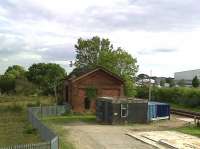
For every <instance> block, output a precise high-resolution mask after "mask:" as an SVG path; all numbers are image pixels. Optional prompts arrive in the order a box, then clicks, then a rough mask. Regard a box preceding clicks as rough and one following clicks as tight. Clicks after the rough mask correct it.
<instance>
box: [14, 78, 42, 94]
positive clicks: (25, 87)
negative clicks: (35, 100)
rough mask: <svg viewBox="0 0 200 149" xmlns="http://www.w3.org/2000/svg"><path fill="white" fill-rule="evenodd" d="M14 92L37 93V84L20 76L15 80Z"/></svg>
mask: <svg viewBox="0 0 200 149" xmlns="http://www.w3.org/2000/svg"><path fill="white" fill-rule="evenodd" d="M15 92H16V94H18V95H37V94H39V91H38V88H37V86H36V85H34V84H33V83H31V82H29V81H28V80H27V79H26V78H20V79H16V80H15Z"/></svg>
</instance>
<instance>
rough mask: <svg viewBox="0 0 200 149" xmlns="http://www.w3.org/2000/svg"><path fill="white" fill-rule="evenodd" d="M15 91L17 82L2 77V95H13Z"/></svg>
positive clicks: (0, 90)
mask: <svg viewBox="0 0 200 149" xmlns="http://www.w3.org/2000/svg"><path fill="white" fill-rule="evenodd" d="M14 89H15V80H14V79H12V78H10V77H8V76H5V75H3V76H1V77H0V93H2V94H5V93H6V94H9V93H13V92H14Z"/></svg>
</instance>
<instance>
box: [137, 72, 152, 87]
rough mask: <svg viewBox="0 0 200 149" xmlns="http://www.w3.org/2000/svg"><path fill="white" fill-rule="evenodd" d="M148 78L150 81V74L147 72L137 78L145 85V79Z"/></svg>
mask: <svg viewBox="0 0 200 149" xmlns="http://www.w3.org/2000/svg"><path fill="white" fill-rule="evenodd" d="M147 79H148V82H149V76H148V75H147V74H143V73H142V74H139V75H138V76H137V78H136V81H137V82H138V83H139V84H141V85H145V80H147Z"/></svg>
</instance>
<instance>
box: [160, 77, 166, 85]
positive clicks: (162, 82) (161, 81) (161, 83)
mask: <svg viewBox="0 0 200 149" xmlns="http://www.w3.org/2000/svg"><path fill="white" fill-rule="evenodd" d="M165 83H166V81H165V80H163V79H162V80H160V86H162V87H164V86H165Z"/></svg>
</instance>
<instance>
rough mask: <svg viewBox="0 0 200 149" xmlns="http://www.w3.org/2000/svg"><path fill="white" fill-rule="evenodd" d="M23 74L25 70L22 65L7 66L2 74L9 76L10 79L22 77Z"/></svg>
mask: <svg viewBox="0 0 200 149" xmlns="http://www.w3.org/2000/svg"><path fill="white" fill-rule="evenodd" d="M25 74H26V70H25V69H24V68H23V67H22V66H19V65H13V66H9V67H8V69H7V70H6V71H5V74H4V75H5V76H7V77H9V78H10V79H16V78H24V77H25Z"/></svg>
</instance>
